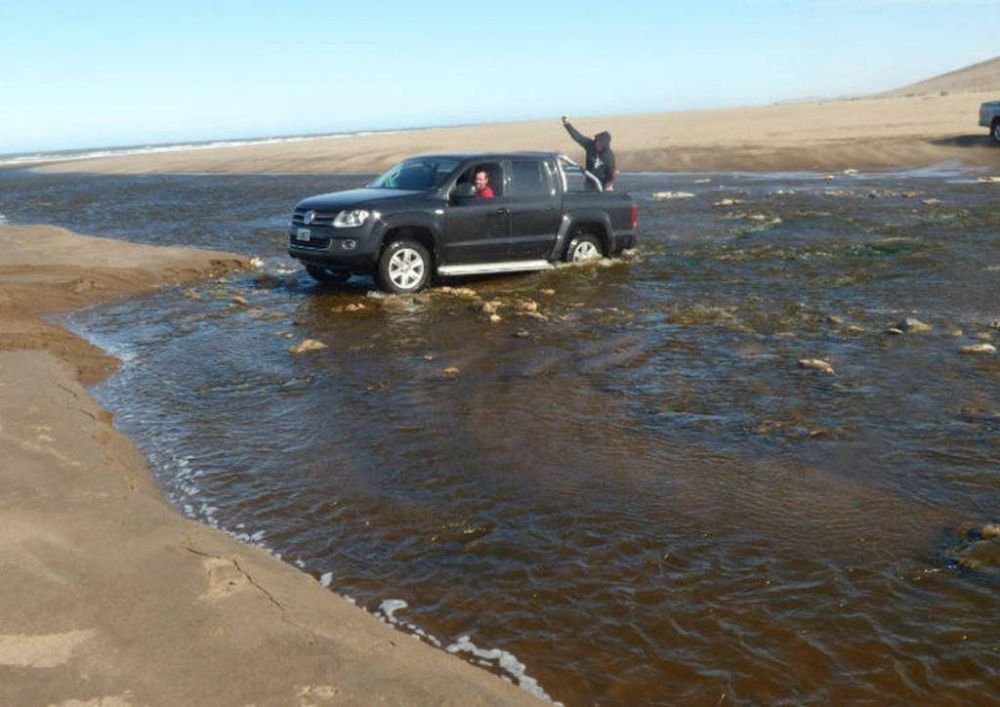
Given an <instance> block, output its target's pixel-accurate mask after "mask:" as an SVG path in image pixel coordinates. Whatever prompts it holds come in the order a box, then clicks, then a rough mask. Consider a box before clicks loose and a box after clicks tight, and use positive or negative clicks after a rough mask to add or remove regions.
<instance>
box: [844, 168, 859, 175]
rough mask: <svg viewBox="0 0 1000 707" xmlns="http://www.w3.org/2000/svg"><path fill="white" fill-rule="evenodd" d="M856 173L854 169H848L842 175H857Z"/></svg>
mask: <svg viewBox="0 0 1000 707" xmlns="http://www.w3.org/2000/svg"><path fill="white" fill-rule="evenodd" d="M857 173H858V170H856V169H851V168H848V169H845V170H844V174H848V175H850V174H857Z"/></svg>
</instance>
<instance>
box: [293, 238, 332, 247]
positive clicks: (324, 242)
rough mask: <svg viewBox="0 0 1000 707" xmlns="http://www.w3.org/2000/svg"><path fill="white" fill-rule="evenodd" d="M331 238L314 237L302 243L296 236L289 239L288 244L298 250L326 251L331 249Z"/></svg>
mask: <svg viewBox="0 0 1000 707" xmlns="http://www.w3.org/2000/svg"><path fill="white" fill-rule="evenodd" d="M330 240H331V239H330V238H323V237H322V236H312V237H311V238H310V239H309V240H308V241H300V240H299V239H298V238H296V237H295V236H294V235H291V236H289V237H288V242H289V243H291V244H292V245H293V246H295V247H296V248H310V249H312V250H326V249H327V248H329V247H330Z"/></svg>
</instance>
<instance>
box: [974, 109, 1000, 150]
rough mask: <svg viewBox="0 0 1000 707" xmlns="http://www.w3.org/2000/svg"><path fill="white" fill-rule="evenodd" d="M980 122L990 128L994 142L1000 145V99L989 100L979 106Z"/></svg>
mask: <svg viewBox="0 0 1000 707" xmlns="http://www.w3.org/2000/svg"><path fill="white" fill-rule="evenodd" d="M979 124H980V125H982V126H983V127H984V128H989V129H990V135H992V136H993V142H995V143H996V144H998V145H1000V101H989V102H988V103H984V104H983V105H981V106H979Z"/></svg>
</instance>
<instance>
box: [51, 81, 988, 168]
mask: <svg viewBox="0 0 1000 707" xmlns="http://www.w3.org/2000/svg"><path fill="white" fill-rule="evenodd" d="M996 98H997V94H996V92H987V91H975V92H960V93H949V92H948V91H936V92H934V93H922V94H912V95H907V94H903V95H890V96H884V97H878V98H858V99H853V100H830V101H817V102H808V103H794V104H787V105H772V106H764V107H752V108H734V109H726V110H708V111H688V112H673V113H657V114H645V115H626V116H612V117H604V118H583V117H581V118H574V121H575V124H576V125H577V127H578V128H579V129H580V130H581V131H583V132H584V133H589V134H593V133H594V132H596V131H599V130H609V131H611V133H612V135H613V143H612V146H613V147H614V149H615V153H616V155H617V156H618V163H619V169H620V170H622V171H624V172H641V171H672V172H673V171H718V170H741V171H742V170H746V171H798V170H810V171H834V170H841V169H849V168H853V169H864V170H874V169H900V168H907V167H925V166H930V165H934V164H939V163H942V162H961V163H964V164H967V165H970V166H982V167H988V166H991V165H996V164H997V162H998V161H1000V157H998V152H997V150H996V146H995V145H994V144H993V142H992V141H991V139H990V138H989V135H988V134H987V131H986V129H985V128H981V127H979V126H978V125H977V120H978V110H979V105H980V104H981V103H982V102H984V101H987V100H996ZM571 117H572V116H571ZM478 150H486V151H489V150H546V151H559V152H565V153H567V154H569V155H570V156H575V157H579V155H578V154H577V153H578V152H580V150H579V148H578V147H577V146H576V144H574V143H573V142H572V141H571V140H570V139H569V137H568V136H567V135H566V133H565V131H564V130H563V128H562V126H561V125H560V123H559V117H558V116H553V117H552V119H551V120H545V121H529V122H518V123H497V124H489V125H469V126H462V127H452V128H435V129H427V130H414V131H407V132H398V133H383V134H372V135H362V136H347V137H332V138H317V139H310V140H303V141H298V142H288V143H273V144H262V145H252V146H242V147H220V148H214V149H200V150H185V151H178V152H166V153H156V154H139V155H129V156H121V157H105V158H99V159H88V160H77V161H68V162H63V163H56V164H46V165H44V166H41V167H39V168H38V169H40V170H43V171H46V172H83V173H91V174H154V173H156V174H182V173H217V174H250V173H267V174H292V173H320V174H322V173H330V172H347V173H372V172H380V171H382V170H384V169H386V168H388V167H389V166H391V165H392V164H394V163H396V162H398V161H399V160H400V159H403V158H404V157H408V156H410V155H413V154H418V153H429V152H461V151H478Z"/></svg>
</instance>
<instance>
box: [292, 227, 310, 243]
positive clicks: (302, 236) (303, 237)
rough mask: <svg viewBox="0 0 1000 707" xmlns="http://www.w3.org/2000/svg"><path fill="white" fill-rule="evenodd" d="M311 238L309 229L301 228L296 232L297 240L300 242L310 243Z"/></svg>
mask: <svg viewBox="0 0 1000 707" xmlns="http://www.w3.org/2000/svg"><path fill="white" fill-rule="evenodd" d="M309 238H310V235H309V229H308V228H300V229H298V230H297V231H295V239H296V240H299V241H308V240H309Z"/></svg>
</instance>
